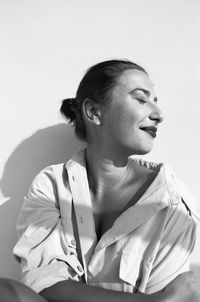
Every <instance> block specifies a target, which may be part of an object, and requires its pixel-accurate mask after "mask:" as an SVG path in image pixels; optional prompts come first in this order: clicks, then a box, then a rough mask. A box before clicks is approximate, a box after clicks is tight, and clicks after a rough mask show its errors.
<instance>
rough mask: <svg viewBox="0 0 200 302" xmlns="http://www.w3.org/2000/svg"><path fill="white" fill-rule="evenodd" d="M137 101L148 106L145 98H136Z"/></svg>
mask: <svg viewBox="0 0 200 302" xmlns="http://www.w3.org/2000/svg"><path fill="white" fill-rule="evenodd" d="M136 100H137V101H138V102H139V103H140V104H146V103H147V101H146V100H145V99H143V98H136Z"/></svg>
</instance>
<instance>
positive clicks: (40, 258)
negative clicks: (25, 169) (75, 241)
mask: <svg viewBox="0 0 200 302" xmlns="http://www.w3.org/2000/svg"><path fill="white" fill-rule="evenodd" d="M58 195H59V194H58V189H57V185H56V182H55V180H54V177H53V169H52V168H51V167H50V168H46V169H44V170H43V171H42V172H40V173H39V174H38V175H37V176H36V178H35V179H34V181H33V183H32V185H31V187H30V189H29V192H28V194H27V196H26V197H25V200H24V204H23V206H22V209H21V213H20V216H19V219H18V224H17V231H18V234H19V240H18V242H17V244H16V245H15V247H14V250H13V253H14V256H15V257H16V259H17V260H18V261H20V263H21V270H22V279H21V281H22V282H23V283H24V284H26V285H27V286H29V287H31V288H32V289H33V290H34V291H36V292H40V291H41V290H43V289H44V288H46V287H49V286H51V285H53V284H55V283H57V282H59V281H63V280H67V279H73V280H76V281H79V276H81V275H82V274H83V269H82V266H81V264H80V262H79V261H78V258H77V253H76V248H75V246H74V245H71V246H70V245H69V244H68V243H67V240H66V235H65V232H64V231H63V223H62V217H61V211H60V202H59V197H58ZM66 196H67V195H66ZM67 216H68V217H71V213H68V214H66V215H65V219H66V217H67Z"/></svg>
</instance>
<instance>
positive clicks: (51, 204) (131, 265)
mask: <svg viewBox="0 0 200 302" xmlns="http://www.w3.org/2000/svg"><path fill="white" fill-rule="evenodd" d="M133 161H134V162H135V163H137V164H138V165H143V166H145V167H147V168H149V169H152V170H157V171H158V174H157V176H156V178H155V179H154V181H153V182H152V184H151V185H150V186H149V187H148V189H147V190H146V191H145V193H144V194H143V196H142V197H141V198H140V199H139V200H138V202H137V203H136V204H135V205H133V206H131V207H129V208H128V209H127V210H125V211H124V212H123V213H122V214H121V215H120V216H119V217H118V218H117V219H116V220H115V222H114V223H113V225H112V227H111V228H110V229H109V230H108V231H106V232H105V233H104V234H103V236H102V237H101V238H100V240H99V241H97V236H96V232H95V223H94V217H93V211H92V203H91V199H90V192H89V184H88V179H87V171H86V167H85V150H80V151H79V152H78V153H76V154H75V155H74V156H73V158H72V159H71V160H70V161H68V162H67V163H66V164H58V165H52V166H50V167H47V168H45V169H44V170H42V171H41V172H40V173H39V174H38V175H37V176H36V178H35V179H34V181H33V183H32V185H31V187H30V189H29V192H28V194H27V196H26V197H25V200H24V204H23V207H22V210H21V213H20V217H19V220H18V226H17V230H18V233H19V240H18V242H17V244H16V246H15V247H14V251H13V252H14V255H15V256H16V258H17V259H18V260H19V261H20V262H21V268H22V279H21V281H22V282H23V283H25V284H26V285H28V286H30V287H31V288H32V289H33V290H35V291H36V292H40V291H41V290H42V289H44V288H46V287H49V286H51V285H53V284H54V283H57V282H59V281H62V280H67V279H72V280H75V281H79V282H81V276H83V275H84V279H85V282H87V283H88V284H90V285H94V286H98V287H103V288H107V289H113V290H118V291H124V292H136V291H140V292H143V293H148V294H151V293H154V292H157V291H159V290H161V289H163V288H164V287H165V286H166V285H167V284H168V283H169V282H170V281H172V280H173V279H174V278H175V277H176V276H177V275H179V274H180V273H182V272H185V271H187V270H189V264H190V255H191V252H192V250H193V248H194V245H195V237H196V219H200V212H199V210H198V209H197V207H196V204H195V202H194V199H193V198H192V196H191V195H190V193H189V192H188V191H187V189H186V188H185V186H184V185H183V184H182V183H181V182H180V181H179V180H178V179H177V178H176V177H175V175H174V173H173V172H172V170H171V169H170V168H169V166H168V165H167V164H157V163H152V162H147V161H144V160H141V159H134V158H132V157H130V158H129V163H128V164H129V165H131V164H132V162H133ZM73 208H74V209H75V214H74V211H73ZM75 217H76V219H75ZM75 220H76V222H77V227H76V222H75ZM77 251H79V252H78V253H77Z"/></svg>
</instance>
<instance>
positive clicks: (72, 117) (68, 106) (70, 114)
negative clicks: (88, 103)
mask: <svg viewBox="0 0 200 302" xmlns="http://www.w3.org/2000/svg"><path fill="white" fill-rule="evenodd" d="M75 110H76V99H75V98H69V99H65V100H63V101H62V105H61V107H60V112H61V114H62V115H63V116H64V117H65V118H66V119H67V120H68V121H69V122H70V123H75V121H76V113H75Z"/></svg>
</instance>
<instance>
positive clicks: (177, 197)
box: [145, 186, 200, 294]
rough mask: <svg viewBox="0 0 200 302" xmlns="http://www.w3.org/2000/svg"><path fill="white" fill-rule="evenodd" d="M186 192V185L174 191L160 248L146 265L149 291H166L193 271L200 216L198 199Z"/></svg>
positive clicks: (146, 290) (147, 290) (147, 291)
mask: <svg viewBox="0 0 200 302" xmlns="http://www.w3.org/2000/svg"><path fill="white" fill-rule="evenodd" d="M185 193H186V189H185V188H184V186H182V187H181V188H180V187H179V188H178V187H177V190H176V191H173V194H171V206H170V207H169V208H168V209H167V211H168V213H167V216H166V222H165V227H164V230H163V235H162V238H161V240H160V244H159V249H158V251H157V253H156V256H155V258H154V259H152V261H149V262H147V263H146V264H145V269H146V270H148V271H149V272H150V276H149V279H148V283H147V286H146V289H145V292H146V293H148V294H150V293H154V292H158V291H160V290H162V289H163V288H164V287H165V286H166V285H167V284H169V283H170V282H171V281H172V280H173V279H174V278H175V277H177V276H178V275H179V274H181V273H183V272H186V271H188V270H190V257H191V253H192V251H193V248H194V246H195V240H196V227H197V224H196V222H197V220H196V218H198V219H199V218H200V217H199V215H198V213H197V212H195V210H194V209H195V207H196V206H195V203H194V201H193V200H191V199H190V197H189V195H188V194H185ZM188 198H189V199H188ZM193 212H195V215H193ZM161 276H162V278H161Z"/></svg>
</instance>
